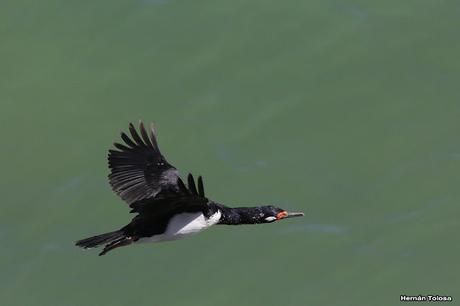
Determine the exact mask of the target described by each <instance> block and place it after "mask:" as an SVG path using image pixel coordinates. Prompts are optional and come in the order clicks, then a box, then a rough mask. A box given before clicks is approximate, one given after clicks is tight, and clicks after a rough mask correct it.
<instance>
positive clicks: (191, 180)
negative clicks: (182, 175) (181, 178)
mask: <svg viewBox="0 0 460 306" xmlns="http://www.w3.org/2000/svg"><path fill="white" fill-rule="evenodd" d="M187 179H188V189H189V190H190V192H191V193H192V194H193V195H198V191H197V190H196V185H195V179H194V178H193V175H192V174H191V173H189V174H188V178H187Z"/></svg>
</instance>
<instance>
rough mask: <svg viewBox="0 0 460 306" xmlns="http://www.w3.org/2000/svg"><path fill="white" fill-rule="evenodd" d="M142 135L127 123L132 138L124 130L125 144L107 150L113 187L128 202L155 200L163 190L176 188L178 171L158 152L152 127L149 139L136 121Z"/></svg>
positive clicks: (122, 136) (143, 128) (141, 125)
mask: <svg viewBox="0 0 460 306" xmlns="http://www.w3.org/2000/svg"><path fill="white" fill-rule="evenodd" d="M139 129H140V131H141V135H142V138H143V139H142V138H141V137H140V136H139V134H138V133H137V131H136V129H135V128H134V125H133V124H132V123H130V124H129V131H130V133H131V136H132V139H131V138H129V137H128V136H127V135H126V134H125V133H121V138H122V139H123V141H124V142H125V143H126V145H127V146H126V145H124V144H119V143H116V144H114V146H115V147H116V148H117V149H118V150H109V155H108V162H109V168H110V170H111V173H110V174H109V181H110V184H111V185H112V189H113V190H114V191H115V193H116V194H118V195H119V196H120V197H121V198H122V199H123V200H125V201H126V202H127V203H128V204H132V203H134V202H136V201H140V200H143V199H149V198H152V199H154V198H155V197H156V196H157V194H159V193H160V192H162V191H171V190H172V191H174V190H177V188H178V187H177V184H178V183H177V180H178V178H179V172H178V171H177V169H176V168H175V167H174V166H172V165H171V164H169V163H168V162H167V160H166V159H165V158H164V157H163V155H162V154H161V152H160V150H159V148H158V144H157V141H156V137H155V131H154V130H153V126H152V128H151V130H150V139H149V137H148V134H147V131H146V130H145V127H144V125H143V123H142V122H141V123H140V124H139Z"/></svg>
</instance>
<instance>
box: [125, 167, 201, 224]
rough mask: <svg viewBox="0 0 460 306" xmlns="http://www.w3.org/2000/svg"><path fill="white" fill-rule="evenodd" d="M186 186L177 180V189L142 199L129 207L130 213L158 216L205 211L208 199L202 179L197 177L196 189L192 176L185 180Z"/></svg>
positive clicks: (180, 180)
mask: <svg viewBox="0 0 460 306" xmlns="http://www.w3.org/2000/svg"><path fill="white" fill-rule="evenodd" d="M187 183H188V186H186V185H185V184H184V182H183V181H182V179H181V178H180V177H178V178H177V189H175V190H173V191H171V190H170V191H167V192H160V193H159V194H158V195H157V196H156V197H155V198H154V199H151V198H150V199H142V200H139V201H136V202H134V203H132V204H130V205H129V206H130V207H131V208H132V210H131V212H132V213H139V214H146V215H149V214H150V215H159V214H162V213H167V212H175V211H178V212H180V211H182V212H183V211H189V210H191V211H196V210H200V209H202V210H206V208H208V207H207V204H208V201H209V200H208V199H207V198H206V196H205V194H204V186H203V179H202V177H201V176H199V177H198V180H197V183H198V188H197V186H196V184H195V179H194V178H193V175H192V174H189V175H188V178H187Z"/></svg>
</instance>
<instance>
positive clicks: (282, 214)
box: [276, 210, 288, 220]
mask: <svg viewBox="0 0 460 306" xmlns="http://www.w3.org/2000/svg"><path fill="white" fill-rule="evenodd" d="M287 216H288V213H287V211H284V210H283V211H282V212H279V213H278V214H277V215H276V220H281V219H283V218H286V217H287Z"/></svg>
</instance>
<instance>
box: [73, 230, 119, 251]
mask: <svg viewBox="0 0 460 306" xmlns="http://www.w3.org/2000/svg"><path fill="white" fill-rule="evenodd" d="M124 236H125V234H124V233H123V231H121V230H118V231H113V232H110V233H105V234H101V235H96V236H92V237H88V238H85V239H81V240H78V241H77V242H75V245H76V246H79V247H81V248H85V249H90V248H95V247H98V246H100V245H102V244H106V243H110V242H113V241H115V240H117V239H120V238H122V237H124Z"/></svg>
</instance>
